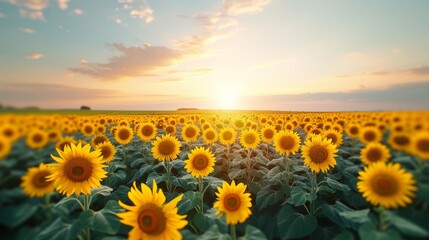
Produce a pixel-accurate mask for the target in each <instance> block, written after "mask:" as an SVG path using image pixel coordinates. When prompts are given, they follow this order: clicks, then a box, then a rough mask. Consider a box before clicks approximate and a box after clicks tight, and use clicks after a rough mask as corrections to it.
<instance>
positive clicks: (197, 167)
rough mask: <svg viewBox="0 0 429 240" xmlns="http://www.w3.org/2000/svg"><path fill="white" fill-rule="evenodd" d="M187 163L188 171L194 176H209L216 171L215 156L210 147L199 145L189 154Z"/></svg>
mask: <svg viewBox="0 0 429 240" xmlns="http://www.w3.org/2000/svg"><path fill="white" fill-rule="evenodd" d="M185 164H186V165H185V169H186V171H187V172H188V173H190V174H191V175H192V176H194V177H196V178H198V177H202V178H203V177H207V176H208V175H209V174H210V173H211V172H213V171H214V168H213V166H214V164H215V156H214V155H213V153H212V152H211V151H210V150H209V149H205V148H203V147H197V148H194V149H193V150H192V151H191V152H190V153H189V154H188V159H187V160H185Z"/></svg>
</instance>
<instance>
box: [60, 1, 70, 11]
mask: <svg viewBox="0 0 429 240" xmlns="http://www.w3.org/2000/svg"><path fill="white" fill-rule="evenodd" d="M68 2H69V0H58V7H59V8H60V9H62V10H66V9H67V8H68V7H69V4H68Z"/></svg>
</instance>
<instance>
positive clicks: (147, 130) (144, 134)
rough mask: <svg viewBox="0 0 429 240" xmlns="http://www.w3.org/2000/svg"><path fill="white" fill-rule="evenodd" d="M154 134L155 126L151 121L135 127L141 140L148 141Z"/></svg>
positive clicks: (155, 132) (155, 131)
mask: <svg viewBox="0 0 429 240" xmlns="http://www.w3.org/2000/svg"><path fill="white" fill-rule="evenodd" d="M156 134H157V128H156V126H155V124H153V123H151V122H145V123H141V124H140V125H139V127H138V128H137V136H138V137H139V138H140V139H141V140H142V141H149V140H151V139H153V138H155V137H156Z"/></svg>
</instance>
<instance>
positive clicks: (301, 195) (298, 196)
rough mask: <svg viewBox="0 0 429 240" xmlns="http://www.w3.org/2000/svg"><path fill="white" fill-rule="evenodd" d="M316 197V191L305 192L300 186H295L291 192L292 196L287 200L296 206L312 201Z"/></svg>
mask: <svg viewBox="0 0 429 240" xmlns="http://www.w3.org/2000/svg"><path fill="white" fill-rule="evenodd" d="M316 199H317V195H316V194H315V193H307V192H304V190H302V188H300V187H294V188H292V191H291V192H290V198H289V199H288V200H287V202H288V203H291V204H293V205H295V206H302V205H304V204H305V203H306V202H307V201H309V202H311V201H314V200H316Z"/></svg>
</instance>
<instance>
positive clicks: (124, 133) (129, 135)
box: [114, 125, 134, 145]
mask: <svg viewBox="0 0 429 240" xmlns="http://www.w3.org/2000/svg"><path fill="white" fill-rule="evenodd" d="M114 137H115V140H116V142H118V143H119V144H121V145H127V144H128V143H130V142H131V140H132V139H133V137H134V132H133V130H132V129H131V128H130V127H128V126H123V125H122V126H119V127H118V130H117V131H116V132H115V136H114Z"/></svg>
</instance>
